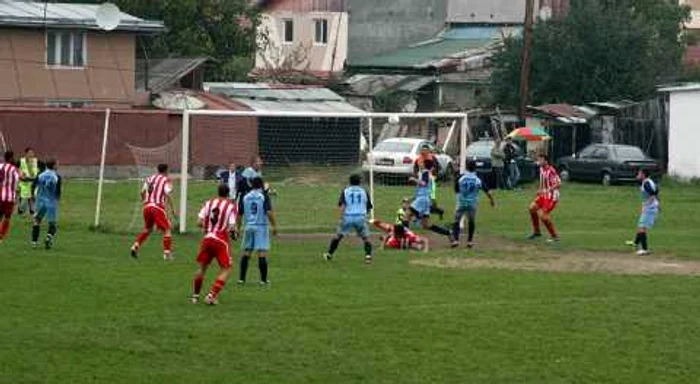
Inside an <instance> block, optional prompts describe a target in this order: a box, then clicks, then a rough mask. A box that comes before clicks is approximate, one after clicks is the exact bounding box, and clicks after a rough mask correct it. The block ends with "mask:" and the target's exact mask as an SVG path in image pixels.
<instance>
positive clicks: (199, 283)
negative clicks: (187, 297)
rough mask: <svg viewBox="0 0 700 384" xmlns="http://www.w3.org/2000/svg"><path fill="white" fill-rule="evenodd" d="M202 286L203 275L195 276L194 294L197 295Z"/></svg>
mask: <svg viewBox="0 0 700 384" xmlns="http://www.w3.org/2000/svg"><path fill="white" fill-rule="evenodd" d="M202 284H204V275H197V276H195V277H194V283H193V285H194V294H195V295H199V292H201V291H202Z"/></svg>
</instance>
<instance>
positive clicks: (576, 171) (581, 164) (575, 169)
mask: <svg viewBox="0 0 700 384" xmlns="http://www.w3.org/2000/svg"><path fill="white" fill-rule="evenodd" d="M595 150H596V146H595V145H589V146H587V147H586V148H584V149H583V150H582V151H581V152H579V154H578V156H576V158H575V159H572V160H571V162H570V163H569V175H570V176H571V178H573V179H585V178H586V163H587V162H589V161H591V156H592V155H593V152H595Z"/></svg>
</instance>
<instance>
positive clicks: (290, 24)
mask: <svg viewBox="0 0 700 384" xmlns="http://www.w3.org/2000/svg"><path fill="white" fill-rule="evenodd" d="M283 37H284V39H283V41H284V42H285V43H292V42H294V21H293V20H292V19H285V20H284V36H283Z"/></svg>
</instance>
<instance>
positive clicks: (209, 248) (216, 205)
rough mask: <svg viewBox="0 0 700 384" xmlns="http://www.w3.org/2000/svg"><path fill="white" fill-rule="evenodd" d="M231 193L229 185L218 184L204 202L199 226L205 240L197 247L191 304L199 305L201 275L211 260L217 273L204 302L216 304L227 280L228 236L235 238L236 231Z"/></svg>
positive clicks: (228, 270)
mask: <svg viewBox="0 0 700 384" xmlns="http://www.w3.org/2000/svg"><path fill="white" fill-rule="evenodd" d="M229 194H230V190H229V187H228V185H226V184H220V185H219V186H218V190H217V197H216V198H213V199H211V200H209V201H207V202H206V203H204V206H203V207H202V209H201V210H200V211H199V216H198V218H199V220H198V223H197V224H198V225H199V227H200V228H202V229H203V230H204V239H202V243H201V245H200V247H199V254H198V255H197V263H198V264H199V269H198V270H197V272H196V273H195V275H194V281H193V283H192V286H193V291H192V299H191V300H192V303H193V304H197V303H198V302H199V294H200V292H201V291H202V285H203V284H204V276H205V274H206V273H207V269H208V268H209V264H211V262H212V261H213V260H216V261H217V262H218V263H219V268H221V270H220V271H219V274H218V275H217V276H216V281H214V284H212V286H211V289H210V290H209V294H208V295H207V297H206V298H205V299H204V301H205V302H206V303H207V304H209V305H216V304H218V296H219V293H221V290H223V289H224V285H226V281H227V280H228V278H229V275H230V274H231V251H230V249H229V237H232V238H235V229H236V214H237V213H236V204H235V203H234V202H232V201H230V200H229V197H230V195H229Z"/></svg>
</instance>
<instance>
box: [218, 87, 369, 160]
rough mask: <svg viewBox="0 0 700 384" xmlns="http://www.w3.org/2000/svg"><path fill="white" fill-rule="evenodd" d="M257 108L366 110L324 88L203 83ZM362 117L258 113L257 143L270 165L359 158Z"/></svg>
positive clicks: (330, 111) (316, 110) (248, 106)
mask: <svg viewBox="0 0 700 384" xmlns="http://www.w3.org/2000/svg"><path fill="white" fill-rule="evenodd" d="M205 89H206V90H208V91H210V92H212V93H215V94H221V95H224V96H226V97H228V98H229V99H231V100H233V101H234V102H236V103H239V104H241V105H244V106H246V107H247V108H249V109H251V110H253V111H258V112H277V113H278V112H285V111H288V112H292V111H294V112H299V111H305V112H318V113H324V114H334V113H363V111H362V110H360V109H357V108H355V107H353V106H352V105H350V104H348V103H347V102H346V101H345V99H343V98H342V97H341V96H339V95H338V94H336V93H334V92H333V91H331V90H329V89H326V88H314V87H307V86H301V85H289V84H264V83H205ZM360 127H361V119H359V118H339V117H259V118H258V146H259V153H260V155H261V156H262V157H263V160H264V161H265V162H266V163H268V164H271V165H291V164H333V165H351V164H357V163H358V161H359V159H360Z"/></svg>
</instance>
